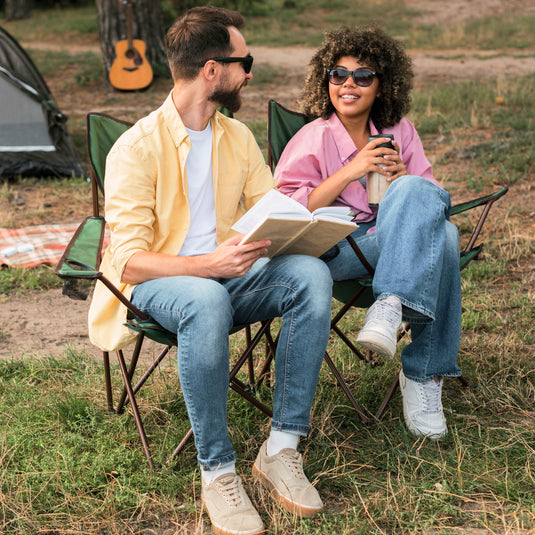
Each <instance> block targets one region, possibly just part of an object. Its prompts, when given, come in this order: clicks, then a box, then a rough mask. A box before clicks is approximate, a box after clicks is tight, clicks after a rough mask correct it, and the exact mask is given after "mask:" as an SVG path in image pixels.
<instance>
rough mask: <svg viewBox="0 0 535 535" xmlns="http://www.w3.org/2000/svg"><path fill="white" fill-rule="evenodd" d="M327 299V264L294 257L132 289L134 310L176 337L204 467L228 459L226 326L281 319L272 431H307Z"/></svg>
mask: <svg viewBox="0 0 535 535" xmlns="http://www.w3.org/2000/svg"><path fill="white" fill-rule="evenodd" d="M331 296H332V278H331V276H330V273H329V270H328V268H327V266H326V265H325V264H324V263H323V262H322V261H321V260H319V259H317V258H313V257H310V256H301V255H288V256H278V257H276V258H273V259H271V260H268V259H261V260H259V261H257V262H256V263H255V264H254V265H253V266H252V268H251V269H250V271H249V272H248V273H247V274H245V275H244V276H243V277H239V278H235V279H204V278H199V277H188V276H179V277H167V278H161V279H156V280H152V281H147V282H144V283H142V284H139V285H138V286H137V287H136V288H135V289H134V293H133V296H132V302H133V303H134V305H135V306H137V307H138V308H140V309H141V310H142V311H143V312H146V313H147V314H149V315H150V316H151V317H152V318H153V319H154V320H156V321H157V322H158V323H159V324H160V325H162V326H163V327H165V328H166V329H167V330H169V331H171V332H176V333H177V340H178V372H179V377H180V384H181V386H182V391H183V394H184V400H185V402H186V407H187V409H188V414H189V418H190V421H191V425H192V428H193V433H194V436H195V446H196V448H197V452H198V460H199V463H200V464H201V465H202V466H203V467H208V468H214V467H217V466H218V465H224V464H226V463H228V462H231V461H233V460H234V459H235V453H234V450H233V448H232V444H231V443H230V440H229V437H228V429H227V394H228V388H229V331H230V330H231V328H232V327H233V326H240V325H246V324H249V323H254V322H257V321H262V320H267V319H270V318H274V317H282V319H283V323H282V327H281V331H280V335H279V340H278V344H277V351H276V355H275V380H276V383H275V391H274V394H273V419H272V423H271V426H272V428H273V429H277V430H284V431H287V432H291V433H294V434H298V435H306V434H307V433H308V431H309V420H310V410H311V407H312V401H313V399H314V394H315V391H316V385H317V381H318V375H319V371H320V367H321V363H322V360H323V355H324V352H325V349H326V347H327V342H328V338H329V331H330V320H331Z"/></svg>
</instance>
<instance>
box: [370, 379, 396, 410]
mask: <svg viewBox="0 0 535 535" xmlns="http://www.w3.org/2000/svg"><path fill="white" fill-rule="evenodd" d="M398 387H399V374H398V375H396V378H395V379H394V382H393V383H392V384H391V385H390V388H389V389H388V393H387V394H386V396H385V398H384V399H383V402H382V403H381V406H380V407H379V409H378V411H377V412H376V413H375V419H376V420H380V419H381V417H382V416H383V413H384V412H385V409H386V407H387V405H388V404H389V403H390V400H391V399H392V397H393V396H394V393H395V392H396V390H397V389H398Z"/></svg>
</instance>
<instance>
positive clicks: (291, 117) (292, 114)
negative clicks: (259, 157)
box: [268, 99, 316, 170]
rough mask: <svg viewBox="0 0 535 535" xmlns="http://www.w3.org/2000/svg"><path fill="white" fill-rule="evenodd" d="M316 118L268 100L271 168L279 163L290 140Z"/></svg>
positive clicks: (269, 160)
mask: <svg viewBox="0 0 535 535" xmlns="http://www.w3.org/2000/svg"><path fill="white" fill-rule="evenodd" d="M315 118H316V117H310V116H308V115H304V114H303V113H299V112H296V111H292V110H289V109H288V108H285V107H284V106H282V105H281V104H279V103H278V102H277V101H275V100H273V99H271V100H270V101H269V102H268V164H269V165H270V167H271V170H273V169H274V168H275V166H276V165H277V162H278V161H279V158H280V157H281V154H282V151H283V150H284V147H286V144H287V143H288V141H290V139H291V138H292V137H293V136H294V135H295V134H296V132H297V131H298V130H299V129H301V128H302V127H303V126H305V124H307V123H310V122H311V121H313V120H314V119H315Z"/></svg>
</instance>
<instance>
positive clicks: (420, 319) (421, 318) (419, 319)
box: [375, 292, 435, 323]
mask: <svg viewBox="0 0 535 535" xmlns="http://www.w3.org/2000/svg"><path fill="white" fill-rule="evenodd" d="M391 295H395V296H396V297H397V298H398V299H399V300H400V301H401V304H402V305H403V307H404V309H407V308H408V309H409V310H411V311H413V312H415V313H416V315H414V316H413V315H412V314H410V313H407V311H406V310H403V319H406V320H407V321H412V322H414V323H431V322H432V321H435V315H434V314H433V313H432V312H431V311H430V310H429V309H427V308H426V307H424V306H422V305H417V304H416V303H413V302H411V301H409V300H408V299H406V298H405V297H402V296H400V295H397V294H393V293H391V292H383V293H381V294H380V295H378V296H377V297H376V298H375V299H376V300H377V301H379V300H380V299H386V298H387V297H389V296H391Z"/></svg>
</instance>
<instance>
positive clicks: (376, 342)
mask: <svg viewBox="0 0 535 535" xmlns="http://www.w3.org/2000/svg"><path fill="white" fill-rule="evenodd" d="M357 343H358V344H360V345H363V346H364V347H365V348H367V349H369V350H371V351H373V352H374V353H378V354H379V355H381V356H383V357H385V358H387V359H389V360H392V359H393V358H394V355H395V354H396V345H397V344H393V343H392V340H390V339H389V338H387V337H386V336H383V335H382V334H381V333H378V332H376V331H370V332H368V333H364V334H363V333H362V332H360V333H359V334H358V336H357Z"/></svg>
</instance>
